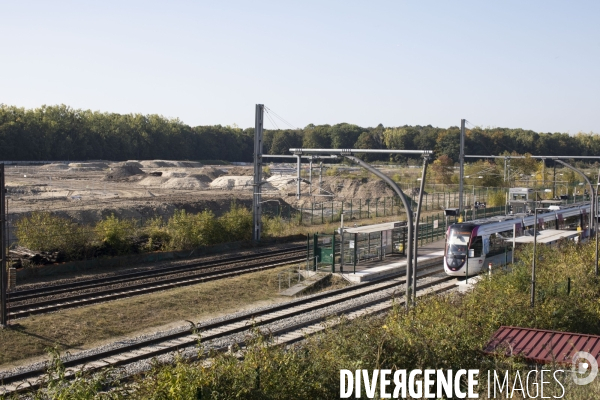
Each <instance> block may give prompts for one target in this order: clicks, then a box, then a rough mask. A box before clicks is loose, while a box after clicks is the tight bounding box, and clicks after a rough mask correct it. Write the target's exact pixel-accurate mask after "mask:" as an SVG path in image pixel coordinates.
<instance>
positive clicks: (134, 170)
mask: <svg viewBox="0 0 600 400" xmlns="http://www.w3.org/2000/svg"><path fill="white" fill-rule="evenodd" d="M134 175H144V171H142V170H141V169H139V168H138V167H135V166H125V167H116V168H111V170H110V171H108V173H107V174H106V176H105V177H104V180H106V181H117V180H122V179H127V178H129V177H131V176H134Z"/></svg>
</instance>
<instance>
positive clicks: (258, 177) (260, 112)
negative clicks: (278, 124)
mask: <svg viewBox="0 0 600 400" xmlns="http://www.w3.org/2000/svg"><path fill="white" fill-rule="evenodd" d="M264 110H265V106H264V104H257V105H256V114H255V119H254V190H253V196H252V240H253V241H254V242H258V241H259V240H260V235H261V233H262V221H261V218H262V204H261V202H262V195H261V189H262V186H261V185H262V146H263V143H262V141H263V117H264Z"/></svg>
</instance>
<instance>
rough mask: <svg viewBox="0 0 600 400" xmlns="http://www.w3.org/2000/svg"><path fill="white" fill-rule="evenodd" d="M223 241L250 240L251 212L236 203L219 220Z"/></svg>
mask: <svg viewBox="0 0 600 400" xmlns="http://www.w3.org/2000/svg"><path fill="white" fill-rule="evenodd" d="M219 225H220V227H221V234H222V238H223V241H235V240H251V239H252V212H250V210H248V209H247V208H244V207H240V206H238V205H237V204H236V203H233V204H232V205H231V209H230V210H229V211H228V212H226V213H225V214H223V215H222V216H221V217H220V218H219Z"/></svg>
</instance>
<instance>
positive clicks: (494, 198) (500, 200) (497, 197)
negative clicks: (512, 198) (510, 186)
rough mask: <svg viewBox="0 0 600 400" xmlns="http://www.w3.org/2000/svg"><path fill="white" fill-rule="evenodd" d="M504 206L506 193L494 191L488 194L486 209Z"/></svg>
mask: <svg viewBox="0 0 600 400" xmlns="http://www.w3.org/2000/svg"><path fill="white" fill-rule="evenodd" d="M504 204H506V193H505V192H504V191H503V190H495V191H492V192H490V193H489V194H488V196H487V203H486V205H487V206H488V207H499V206H503V205H504Z"/></svg>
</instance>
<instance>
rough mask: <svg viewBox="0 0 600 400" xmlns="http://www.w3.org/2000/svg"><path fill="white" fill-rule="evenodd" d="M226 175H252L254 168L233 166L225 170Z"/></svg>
mask: <svg viewBox="0 0 600 400" xmlns="http://www.w3.org/2000/svg"><path fill="white" fill-rule="evenodd" d="M227 174H228V175H237V176H254V169H253V168H251V167H233V168H230V169H229V170H228V171H227Z"/></svg>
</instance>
